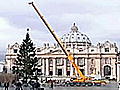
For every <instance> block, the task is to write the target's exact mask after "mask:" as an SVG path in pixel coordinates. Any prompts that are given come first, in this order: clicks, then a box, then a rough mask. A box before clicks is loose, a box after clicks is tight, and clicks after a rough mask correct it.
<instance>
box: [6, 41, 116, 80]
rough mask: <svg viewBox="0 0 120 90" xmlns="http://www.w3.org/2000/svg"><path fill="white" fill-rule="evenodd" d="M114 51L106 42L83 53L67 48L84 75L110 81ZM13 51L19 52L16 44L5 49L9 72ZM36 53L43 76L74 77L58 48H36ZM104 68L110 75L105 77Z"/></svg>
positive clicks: (114, 72)
mask: <svg viewBox="0 0 120 90" xmlns="http://www.w3.org/2000/svg"><path fill="white" fill-rule="evenodd" d="M106 45H107V48H109V52H105V48H106ZM76 46H77V43H76ZM71 47H72V46H71ZM116 49H117V47H116V46H115V45H113V44H111V43H110V42H108V41H106V42H105V43H103V44H102V43H101V44H99V45H98V46H89V48H87V49H85V50H83V51H79V48H78V47H74V48H67V50H69V51H70V52H71V54H72V55H73V56H74V58H75V63H76V64H77V65H78V66H79V68H80V70H81V71H82V72H83V73H84V75H86V76H87V75H89V76H90V75H91V76H96V75H101V76H102V77H103V78H105V77H106V78H111V79H112V78H115V79H116V76H117V75H116V66H115V63H116V60H117V51H115V50H116ZM14 50H19V45H18V44H17V43H15V44H14V45H11V46H9V47H8V48H7V53H6V61H7V67H8V71H9V72H10V68H11V69H12V66H13V62H14V60H15V59H16V58H17V53H18V51H17V52H16V51H14ZM36 53H37V57H38V59H39V66H38V68H39V69H41V71H42V73H43V75H45V76H51V75H50V72H51V73H52V76H58V74H59V73H62V76H63V77H67V73H69V72H70V76H72V77H73V76H74V75H73V71H74V69H73V67H72V65H71V63H70V62H69V60H68V59H67V57H66V56H65V54H64V52H62V50H61V48H60V47H59V46H58V47H54V46H51V47H50V46H47V47H44V46H43V47H40V48H39V47H37V52H36ZM105 66H109V67H110V68H111V74H110V75H105V72H104V70H105ZM61 70H62V72H61ZM75 72H76V71H75ZM76 73H77V72H76ZM60 76H61V75H60ZM68 76H69V75H68Z"/></svg>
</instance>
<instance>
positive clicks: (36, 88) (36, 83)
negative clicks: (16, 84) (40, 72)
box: [34, 80, 40, 90]
mask: <svg viewBox="0 0 120 90" xmlns="http://www.w3.org/2000/svg"><path fill="white" fill-rule="evenodd" d="M34 87H35V90H39V87H40V83H39V82H38V80H36V82H35V83H34Z"/></svg>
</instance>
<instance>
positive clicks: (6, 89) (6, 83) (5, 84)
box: [4, 82, 9, 90]
mask: <svg viewBox="0 0 120 90" xmlns="http://www.w3.org/2000/svg"><path fill="white" fill-rule="evenodd" d="M4 87H5V90H8V87H9V82H5V83H4Z"/></svg>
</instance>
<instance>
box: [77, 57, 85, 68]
mask: <svg viewBox="0 0 120 90" xmlns="http://www.w3.org/2000/svg"><path fill="white" fill-rule="evenodd" d="M78 65H79V66H83V65H84V59H82V58H81V59H78Z"/></svg>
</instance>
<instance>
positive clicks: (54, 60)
mask: <svg viewBox="0 0 120 90" xmlns="http://www.w3.org/2000/svg"><path fill="white" fill-rule="evenodd" d="M55 72H56V59H55V58H54V59H53V76H55V74H56V73H55Z"/></svg>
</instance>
